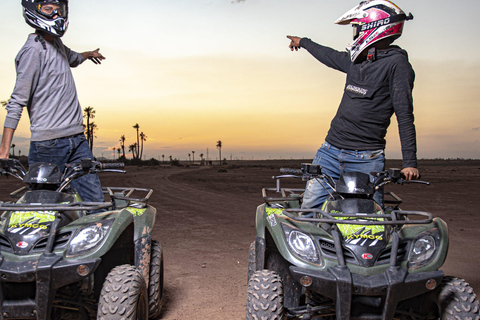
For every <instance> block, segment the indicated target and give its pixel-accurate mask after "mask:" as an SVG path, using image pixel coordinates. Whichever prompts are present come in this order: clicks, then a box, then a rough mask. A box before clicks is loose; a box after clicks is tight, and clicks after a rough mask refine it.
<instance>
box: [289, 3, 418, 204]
mask: <svg viewBox="0 0 480 320" xmlns="http://www.w3.org/2000/svg"><path fill="white" fill-rule="evenodd" d="M412 18H413V17H412V16H411V14H410V15H409V16H406V15H405V13H404V12H403V11H402V10H401V9H400V8H398V7H397V6H396V5H395V4H393V3H392V2H390V1H387V0H371V1H364V2H362V3H360V5H359V6H357V7H355V8H353V9H352V10H350V11H348V12H347V13H345V14H344V15H343V16H342V17H340V18H339V19H338V20H337V21H336V22H335V23H337V24H352V26H353V27H354V34H355V35H354V42H353V43H352V44H351V45H349V46H347V51H348V52H340V51H336V50H334V49H331V48H328V47H325V46H322V45H319V44H317V43H315V42H313V41H311V40H310V39H308V38H300V37H294V36H287V37H288V38H289V39H290V40H291V42H290V49H291V50H292V51H293V50H295V51H296V50H298V49H299V48H305V49H306V50H307V51H308V52H309V53H310V54H312V55H313V56H314V57H315V58H316V59H317V60H319V61H320V62H322V63H323V64H325V65H326V66H328V67H330V68H333V69H335V70H338V71H342V72H345V73H346V75H347V79H346V84H345V90H344V94H343V98H342V101H341V103H340V106H339V108H338V111H337V114H336V115H335V117H334V118H333V120H332V122H331V126H330V130H329V131H328V134H327V137H326V138H325V142H324V144H323V145H322V146H321V147H320V149H319V150H318V151H317V154H316V155H315V159H314V161H313V163H315V164H320V165H321V166H322V167H323V170H324V171H326V172H327V173H328V174H330V175H331V176H332V178H333V179H334V180H335V181H336V180H337V179H338V178H339V176H340V173H341V172H349V171H361V172H365V173H369V174H370V173H371V172H380V171H383V170H385V156H384V150H385V144H386V141H385V135H386V133H387V128H388V126H389V125H390V118H391V116H392V114H393V113H395V115H396V117H397V121H398V128H399V134H400V140H401V144H402V155H403V169H402V172H403V173H404V174H405V177H406V179H407V180H411V179H417V178H418V177H419V172H418V169H417V156H416V151H417V148H416V133H415V126H414V117H413V99H412V90H413V82H414V78H415V74H414V71H413V69H412V67H411V65H410V63H409V62H408V56H407V53H406V51H405V50H403V49H401V48H400V47H398V46H392V45H391V43H392V42H393V41H394V40H395V39H397V38H398V37H399V36H400V35H401V33H402V30H403V24H404V22H405V20H410V19H412ZM372 179H373V177H372ZM327 196H328V192H327V191H326V190H325V189H324V188H323V187H322V186H321V185H320V184H319V183H318V182H317V181H316V180H311V181H309V183H308V184H307V188H306V191H305V195H304V198H303V207H304V208H316V207H319V206H320V205H321V204H322V203H323V202H324V201H325V199H326V197H327ZM374 199H375V200H376V201H377V202H378V203H379V204H380V205H382V206H383V190H379V191H378V192H376V193H375V195H374Z"/></svg>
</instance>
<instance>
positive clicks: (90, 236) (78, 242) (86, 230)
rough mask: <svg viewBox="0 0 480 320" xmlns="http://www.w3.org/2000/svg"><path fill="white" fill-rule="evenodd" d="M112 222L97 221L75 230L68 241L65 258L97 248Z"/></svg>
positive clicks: (110, 220) (108, 220)
mask: <svg viewBox="0 0 480 320" xmlns="http://www.w3.org/2000/svg"><path fill="white" fill-rule="evenodd" d="M113 220H114V219H107V220H102V221H97V222H95V223H91V224H88V225H86V226H84V227H83V228H81V229H79V230H77V232H76V233H75V236H74V237H73V238H72V240H71V241H70V245H69V247H68V250H67V258H72V257H75V256H79V255H82V254H85V253H87V252H89V251H91V250H93V249H95V248H96V247H98V245H99V244H100V243H101V242H102V240H103V239H104V238H105V236H106V235H107V234H108V230H109V229H110V226H111V225H112V223H113Z"/></svg>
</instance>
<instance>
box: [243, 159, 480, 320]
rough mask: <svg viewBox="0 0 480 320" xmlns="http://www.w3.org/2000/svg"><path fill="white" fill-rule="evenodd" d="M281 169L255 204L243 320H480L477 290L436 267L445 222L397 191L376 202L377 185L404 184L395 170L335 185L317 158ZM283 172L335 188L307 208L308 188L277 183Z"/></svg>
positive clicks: (345, 178)
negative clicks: (412, 206) (406, 202)
mask: <svg viewBox="0 0 480 320" xmlns="http://www.w3.org/2000/svg"><path fill="white" fill-rule="evenodd" d="M281 171H282V173H285V174H286V175H282V176H278V177H274V178H276V179H277V187H276V188H264V189H263V197H264V200H265V203H264V204H262V205H260V206H259V207H258V208H257V213H256V238H255V242H253V243H252V245H251V247H250V254H249V267H248V278H249V281H248V289H247V305H246V319H247V320H251V319H263V320H272V319H341V320H347V319H369V320H373V319H452V320H453V319H458V320H460V319H472V320H475V319H476V320H478V319H480V318H479V303H478V300H477V298H476V296H475V294H474V292H473V290H472V288H471V287H470V286H469V285H468V284H467V283H466V282H465V281H464V280H462V279H459V278H454V277H448V276H444V273H443V271H440V270H439V269H440V267H441V266H442V265H443V263H444V261H445V259H446V256H447V249H448V231H447V225H446V224H445V222H444V221H443V220H441V219H439V218H433V217H432V215H431V214H430V213H427V212H418V211H402V210H400V209H399V207H398V206H399V205H400V204H401V202H402V201H401V199H400V198H398V196H396V195H395V194H393V193H391V192H389V193H386V195H388V197H387V199H386V201H385V203H386V205H388V206H389V207H387V208H386V209H385V211H384V210H382V208H381V207H380V206H379V205H378V204H377V203H376V202H375V201H374V200H373V193H374V190H375V188H379V187H381V186H383V185H385V184H387V183H397V184H403V183H407V181H404V179H403V177H402V174H401V172H400V170H399V169H390V170H389V171H387V172H382V173H377V174H376V179H375V182H371V181H370V178H369V175H368V174H363V173H359V172H350V173H344V174H342V175H341V177H340V179H339V180H338V181H337V182H336V183H335V182H334V181H333V179H332V178H331V177H329V176H328V175H325V174H322V172H321V167H319V166H317V165H310V164H303V165H302V169H301V170H293V169H282V170H281ZM285 177H296V178H303V180H308V179H318V181H319V182H320V183H322V184H323V186H329V187H330V188H331V189H332V190H333V191H332V192H331V193H330V196H329V199H328V200H327V201H326V202H325V203H324V204H323V206H322V208H321V209H308V210H306V209H301V208H300V207H301V200H302V195H301V194H302V192H303V191H304V189H287V188H280V182H279V181H280V180H279V179H280V178H285ZM411 182H417V183H425V182H422V181H409V183H411ZM274 192H278V193H280V195H279V196H276V197H272V196H269V195H268V194H269V193H270V194H271V193H274Z"/></svg>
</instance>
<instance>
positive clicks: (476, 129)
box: [472, 127, 480, 131]
mask: <svg viewBox="0 0 480 320" xmlns="http://www.w3.org/2000/svg"><path fill="white" fill-rule="evenodd" d="M478 130H480V127H476V128H472V131H478Z"/></svg>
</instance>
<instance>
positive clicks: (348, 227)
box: [331, 211, 385, 240]
mask: <svg viewBox="0 0 480 320" xmlns="http://www.w3.org/2000/svg"><path fill="white" fill-rule="evenodd" d="M331 213H341V212H338V211H331ZM336 219H338V220H358V218H353V217H336ZM363 219H364V220H370V221H372V220H373V221H384V219H383V218H363ZM359 222H361V221H359ZM337 226H338V229H339V230H340V232H341V233H342V236H343V237H344V238H346V239H356V238H369V239H378V240H382V239H383V238H382V237H381V236H375V235H376V234H378V233H382V232H384V231H385V226H384V225H361V224H337Z"/></svg>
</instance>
